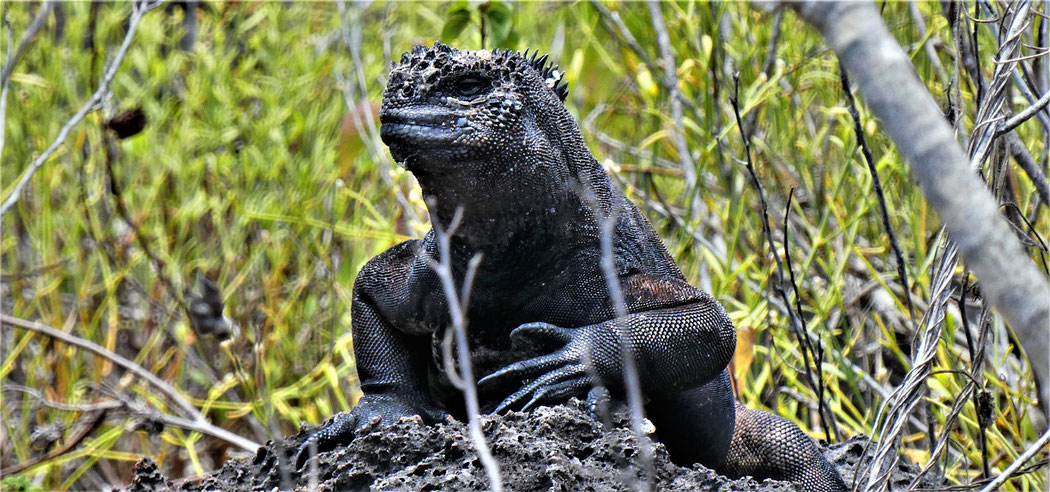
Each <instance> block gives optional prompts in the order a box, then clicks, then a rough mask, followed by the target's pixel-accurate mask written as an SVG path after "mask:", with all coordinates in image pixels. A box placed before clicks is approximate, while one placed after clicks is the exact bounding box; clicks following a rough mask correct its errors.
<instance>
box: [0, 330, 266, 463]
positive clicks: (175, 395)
mask: <svg viewBox="0 0 1050 492" xmlns="http://www.w3.org/2000/svg"><path fill="white" fill-rule="evenodd" d="M3 324H7V325H11V326H17V327H20V328H24V329H27V330H30V331H34V332H37V333H42V334H44V335H47V336H49V337H51V338H54V339H56V340H60V341H62V342H65V343H68V344H70V345H74V346H77V347H80V348H82V349H85V350H87V351H89V352H91V353H94V354H95V355H97V356H99V357H102V358H104V359H107V360H110V361H112V362H113V363H114V364H116V365H118V366H120V367H123V368H124V369H126V370H127V371H128V372H131V373H132V374H134V375H136V376H138V377H140V378H142V379H143V380H145V381H146V382H148V383H149V384H151V385H153V387H155V388H157V389H158V390H160V392H161V393H164V395H166V396H167V397H168V398H169V399H171V402H172V403H174V404H175V406H177V407H179V409H181V410H182V411H183V413H185V414H186V415H187V416H188V417H189V418H188V419H186V418H181V417H173V416H168V417H170V419H171V421H172V422H178V425H179V426H192V428H193V429H194V430H198V431H200V432H201V433H202V434H207V435H209V436H212V437H215V438H218V439H222V440H223V441H226V442H229V443H230V444H233V445H235V446H237V447H239V448H242V449H245V450H248V451H252V452H254V451H255V450H256V449H258V448H259V444H258V443H256V442H254V441H252V440H250V439H247V438H244V437H241V436H239V435H237V434H234V433H232V432H230V431H228V430H226V429H223V428H221V427H217V426H215V425H213V424H212V423H210V422H208V419H207V418H206V417H204V415H203V414H201V412H200V411H199V410H197V407H194V406H193V405H191V404H190V403H189V402H188V401H186V399H185V398H183V397H182V395H181V394H179V392H178V390H176V389H175V388H174V387H172V386H171V385H170V384H168V383H167V382H165V381H164V380H162V379H160V378H158V377H157V376H155V375H154V374H153V373H152V372H149V371H148V370H146V369H145V368H143V367H142V366H140V365H138V364H136V363H135V362H133V361H131V360H129V359H127V358H125V357H123V356H121V355H119V354H116V353H113V352H111V351H109V350H107V349H106V348H105V347H102V346H101V345H99V344H97V343H95V342H92V341H90V340H85V339H83V338H80V337H78V336H75V335H72V334H69V333H66V332H64V331H61V330H57V329H55V328H52V327H50V326H47V325H45V324H42V323H35V322H32V321H27V320H24V319H21V318H16V317H14V316H8V315H6V314H0V325H3Z"/></svg>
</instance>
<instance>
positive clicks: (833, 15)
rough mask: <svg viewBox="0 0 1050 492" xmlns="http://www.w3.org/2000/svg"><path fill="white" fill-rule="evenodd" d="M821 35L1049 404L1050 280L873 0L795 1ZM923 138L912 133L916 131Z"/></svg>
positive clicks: (1041, 398) (1044, 406) (1044, 404)
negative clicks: (1002, 212)
mask: <svg viewBox="0 0 1050 492" xmlns="http://www.w3.org/2000/svg"><path fill="white" fill-rule="evenodd" d="M793 6H794V7H795V8H796V9H797V10H798V12H799V14H800V15H801V16H802V17H803V18H804V19H806V20H807V21H808V22H809V23H810V24H812V25H813V26H814V27H815V28H816V29H817V30H818V31H820V32H821V34H822V35H823V36H824V38H825V40H826V41H827V43H828V44H829V45H830V46H831V48H832V49H834V50H835V52H836V53H838V55H839V57H840V59H841V60H842V63H843V65H844V66H845V67H846V69H847V70H848V71H849V72H850V73H851V74H852V75H853V77H854V79H855V80H856V81H857V83H858V85H859V86H860V88H861V90H862V91H863V94H864V96H865V99H866V100H867V102H868V106H869V107H870V108H871V110H872V113H874V114H875V115H876V116H877V117H879V118H880V119H881V120H882V122H883V126H884V127H885V130H886V132H887V133H888V134H889V135H890V137H891V138H892V139H893V141H894V142H895V143H896V145H897V147H898V149H899V150H900V152H901V155H902V156H904V157H905V158H906V159H907V160H908V161H909V162H910V163H911V169H912V173H913V175H914V176H915V179H916V181H917V182H918V183H919V186H920V187H921V188H922V189H923V191H924V193H925V194H926V198H927V200H928V201H929V203H930V205H931V206H932V207H933V208H934V209H935V210H937V211H938V213H939V214H940V217H941V220H942V221H943V223H944V225H945V226H946V228H947V230H948V232H949V233H950V234H951V236H952V239H953V240H954V241H955V242H956V244H958V248H959V251H960V252H961V253H962V255H963V258H964V259H965V260H966V262H967V265H968V266H969V268H970V269H971V270H973V272H974V273H975V274H976V275H977V277H978V278H979V279H980V281H981V285H982V290H983V291H984V292H985V293H986V295H987V299H988V300H989V301H990V303H991V304H992V305H993V306H995V307H996V308H997V309H998V310H999V312H1000V313H1001V314H1002V315H1003V317H1004V318H1005V319H1006V320H1007V321H1008V322H1009V324H1010V326H1011V327H1012V328H1013V330H1014V331H1015V333H1016V334H1017V338H1018V340H1020V341H1021V344H1022V346H1023V348H1024V350H1025V353H1026V354H1027V356H1028V358H1029V360H1030V362H1031V365H1032V368H1033V372H1034V373H1035V375H1036V378H1037V380H1038V381H1039V382H1041V383H1042V386H1041V388H1040V402H1041V405H1042V406H1043V409H1044V412H1045V411H1046V409H1047V408H1048V406H1047V404H1046V403H1047V402H1050V391H1048V389H1050V384H1048V383H1050V380H1048V377H1050V374H1048V372H1050V359H1048V358H1050V355H1048V352H1050V348H1048V343H1047V333H1046V327H1047V326H1048V325H1050V302H1047V300H1048V299H1050V285H1048V284H1047V280H1046V278H1045V277H1043V276H1042V274H1040V273H1039V271H1038V269H1037V268H1036V267H1035V265H1034V264H1033V263H1032V260H1031V259H1030V258H1028V257H1027V256H1026V255H1025V253H1024V250H1023V249H1022V248H1021V245H1020V243H1019V242H1018V240H1017V238H1016V236H1015V235H1014V234H1013V233H1012V231H1011V229H1010V226H1009V225H1008V224H1007V223H1006V221H1005V220H1004V218H1003V217H1002V216H1001V215H1000V214H999V210H998V208H999V207H998V205H997V203H996V201H995V198H994V197H993V196H992V195H991V193H990V192H989V190H988V189H987V188H986V187H985V185H984V184H983V183H982V182H981V180H980V179H979V178H978V176H977V175H976V174H975V173H974V171H973V169H972V168H971V167H970V165H969V162H970V161H969V159H967V158H966V156H965V155H964V154H963V152H962V149H960V148H959V146H958V144H957V143H956V141H955V138H954V134H953V132H952V129H951V127H950V126H948V124H947V122H945V121H944V116H943V114H942V113H941V110H940V108H939V107H938V105H937V103H936V102H935V101H934V100H933V98H932V97H931V96H930V94H929V92H927V90H926V88H925V86H923V84H922V82H921V81H920V80H919V79H918V77H916V75H915V71H914V68H913V67H912V65H911V63H910V62H909V59H908V56H907V55H906V54H905V53H904V52H903V51H902V50H901V48H900V46H899V45H898V44H897V42H896V41H895V40H894V38H893V37H892V35H891V34H890V33H889V31H888V30H887V29H886V26H885V24H884V23H883V22H882V18H881V16H880V15H879V13H878V10H877V8H876V7H875V5H874V4H873V3H872V2H852V3H842V4H828V3H823V2H804V3H800V4H794V5H793ZM917 135H918V136H921V138H916V136H917Z"/></svg>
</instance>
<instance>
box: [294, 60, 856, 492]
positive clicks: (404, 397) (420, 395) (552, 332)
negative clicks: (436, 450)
mask: <svg viewBox="0 0 1050 492" xmlns="http://www.w3.org/2000/svg"><path fill="white" fill-rule="evenodd" d="M562 75H563V74H562V73H560V72H558V70H557V67H555V66H553V65H551V64H548V63H547V56H546V55H544V56H541V57H537V56H536V54H533V55H532V57H528V56H527V52H526V54H525V55H522V54H519V53H517V52H512V51H500V50H497V51H484V50H482V51H465V50H457V49H455V48H451V47H448V46H446V45H444V44H441V43H440V42H436V43H434V46H433V47H432V48H428V47H425V46H416V47H414V48H413V49H412V51H411V52H409V53H405V54H404V55H402V57H401V61H400V63H399V64H397V65H396V66H395V67H394V68H393V69H392V70H391V72H390V78H389V81H388V83H387V87H386V91H385V93H384V94H383V104H382V108H381V110H380V113H379V118H380V123H381V130H380V134H381V137H382V140H383V142H384V143H386V145H387V146H388V147H389V148H390V153H391V155H392V156H393V157H394V159H395V160H396V161H398V162H399V163H402V164H403V165H404V166H405V168H406V169H408V170H409V171H410V172H412V173H413V174H414V175H415V177H416V179H417V180H418V182H419V185H420V187H421V188H422V191H423V195H424V197H425V198H427V202H428V208H429V212H430V217H431V220H432V221H433V222H434V223H436V224H439V225H440V224H444V225H448V224H449V223H450V222H451V220H452V218H453V216H454V214H455V213H456V210H457V209H461V210H462V212H461V213H462V214H463V215H462V218H461V219H462V220H461V222H460V225H459V227H458V229H457V230H456V231H455V234H454V235H453V236H452V238H451V247H450V250H451V259H452V265H453V272H454V276H455V277H456V278H457V281H460V282H461V281H462V280H463V276H464V274H465V272H466V270H467V264H468V262H469V261H470V259H471V258H472V257H474V256H475V255H476V254H478V253H480V254H481V255H482V260H481V263H480V266H479V267H478V270H477V271H476V276H475V278H474V281H473V289H472V293H471V297H470V303H469V308H468V311H467V313H466V314H467V319H468V320H469V330H468V332H469V334H468V338H469V344H470V347H471V355H472V365H473V368H474V371H475V373H476V374H488V376H486V377H484V378H482V379H481V380H480V381H479V382H478V390H479V393H478V397H479V400H480V402H481V405H482V411H486V412H502V411H504V410H505V409H509V408H523V409H526V408H529V407H532V406H535V405H537V404H554V403H560V402H564V401H566V400H568V399H569V398H571V397H574V396H575V397H588V395H589V396H590V398H592V399H593V398H595V396H594V395H596V394H598V392H597V391H593V389H594V388H608V389H609V390H611V391H612V392H613V394H614V395H616V394H619V395H622V394H623V389H622V388H623V374H622V372H623V371H622V365H623V355H622V354H623V353H622V350H623V347H624V346H625V345H626V346H629V348H630V352H629V353H631V354H633V356H634V358H633V360H634V361H635V366H636V368H637V373H638V377H639V380H640V383H641V388H642V390H643V392H644V396H645V398H646V403H645V412H646V416H647V417H648V418H649V419H650V421H651V422H652V423H653V424H654V426H655V427H656V433H657V438H658V439H659V440H660V441H661V442H663V443H664V444H665V445H666V446H667V449H668V451H669V452H670V454H671V456H672V459H674V460H675V461H676V462H679V463H685V464H691V463H695V462H699V463H702V464H704V465H706V466H708V467H711V468H714V469H716V470H718V471H720V472H722V473H724V474H728V475H733V476H742V475H752V476H754V477H756V478H759V479H762V478H766V477H770V478H778V479H784V480H790V481H794V482H796V483H798V484H800V485H801V486H803V487H804V488H805V489H806V490H844V489H845V484H844V483H843V481H842V479H841V478H840V477H839V475H838V474H837V472H835V471H834V469H833V468H832V467H831V465H830V464H829V463H828V462H827V461H826V460H825V459H824V457H823V455H821V453H820V452H819V450H818V449H817V447H816V445H815V443H814V442H813V440H812V439H811V438H810V437H808V436H807V435H806V434H804V433H803V432H802V431H801V430H800V429H799V428H798V427H796V426H795V425H794V424H792V423H790V422H788V421H787V420H785V419H783V418H780V417H777V416H774V415H771V414H769V413H766V412H761V411H756V410H750V409H747V408H744V407H743V406H740V405H737V404H736V403H735V401H734V398H733V394H732V391H731V388H730V383H729V372H728V370H727V369H726V366H727V364H728V363H729V360H730V358H731V357H732V355H733V350H734V348H735V344H736V331H735V328H734V327H733V324H732V322H731V321H730V320H729V318H728V316H727V314H726V312H725V309H724V308H723V307H722V306H721V305H720V304H719V303H718V302H717V301H715V299H713V298H712V297H711V296H710V295H708V294H707V293H705V292H703V291H701V290H700V289H697V288H695V287H693V286H692V285H690V284H689V283H688V282H687V281H686V279H685V276H684V275H683V274H682V272H681V270H680V269H679V267H678V265H677V264H676V263H675V261H674V260H673V259H672V258H671V256H670V254H669V253H668V252H667V250H666V249H665V247H664V245H663V243H662V242H661V240H660V238H659V236H658V235H657V234H656V232H655V231H654V230H653V228H652V226H651V225H650V223H649V222H648V220H646V219H645V217H644V216H643V215H642V214H641V212H640V211H639V210H638V208H637V207H636V206H635V205H634V204H632V203H631V202H630V201H629V200H628V199H627V198H626V197H625V196H624V194H623V193H622V192H621V191H620V190H619V189H618V188H617V187H616V186H615V185H614V184H613V183H612V181H611V179H610V178H609V176H608V175H607V174H606V172H605V170H604V169H603V168H602V166H601V165H600V164H599V163H598V162H597V161H596V160H595V159H594V157H593V156H592V155H591V153H590V151H589V150H588V149H587V146H586V144H585V143H584V140H583V136H582V135H581V133H580V130H579V128H578V127H577V124H576V121H575V119H574V118H573V117H572V115H571V114H570V113H569V111H568V110H567V109H566V108H565V106H564V101H565V98H566V96H567V93H568V92H567V84H566V83H565V82H563V81H562ZM605 217H614V218H615V220H616V223H615V228H614V233H613V234H614V236H613V245H614V246H613V248H614V266H615V269H616V273H617V275H618V280H619V283H620V286H621V289H622V293H623V299H624V304H625V305H626V306H625V307H626V310H627V312H628V313H629V314H627V315H626V316H625V317H624V318H621V319H619V320H616V319H615V318H616V310H615V309H614V308H615V307H616V306H614V305H613V303H612V301H611V300H610V291H609V288H608V285H607V282H606V277H605V275H604V274H603V271H602V269H601V265H600V262H601V250H600V244H599V241H600V237H601V222H602V220H603V219H604V218H605ZM438 257H439V251H438V244H437V241H436V234H435V231H434V230H433V229H431V230H430V231H429V232H428V233H427V234H426V235H425V236H424V237H423V238H422V239H414V240H410V241H406V242H403V243H401V244H398V245H396V246H394V247H392V248H390V249H388V250H386V251H385V252H383V253H381V254H379V255H378V256H376V257H375V258H373V259H372V260H370V261H369V262H368V263H367V264H366V265H365V266H364V267H363V268H362V270H361V272H360V274H359V275H358V276H357V280H356V282H355V283H354V288H353V300H352V303H353V305H352V307H351V314H352V332H353V340H354V354H355V357H356V360H357V369H358V374H359V376H360V380H361V389H362V391H363V392H364V396H363V397H362V398H361V400H360V401H359V402H358V404H357V405H356V406H355V407H354V408H353V410H352V411H351V412H349V413H346V414H342V415H341V416H340V417H338V418H337V419H336V420H335V421H334V422H333V423H331V424H330V425H328V426H327V427H324V428H322V429H321V430H320V431H319V432H317V433H316V434H314V435H313V436H311V437H310V438H309V439H308V440H307V441H306V442H305V443H304V444H303V445H302V447H301V448H300V449H299V453H298V455H297V457H296V462H297V463H296V464H297V468H299V467H301V465H302V464H303V462H304V461H306V459H307V458H308V457H309V455H310V454H311V453H312V449H316V450H317V451H326V450H330V449H333V448H335V447H337V446H339V445H342V444H345V443H348V442H349V441H350V440H352V439H353V432H354V430H355V429H357V428H360V427H362V426H364V425H365V424H367V423H368V422H369V421H371V420H374V419H376V418H378V419H380V420H381V421H382V422H383V423H393V422H396V421H397V420H398V419H399V418H401V417H404V416H414V415H418V416H420V417H422V418H423V419H424V421H427V422H437V421H440V420H442V419H444V418H447V416H449V415H452V416H455V417H457V418H464V406H463V397H462V394H461V393H460V392H459V391H458V390H456V389H455V388H454V386H453V385H452V384H451V382H450V381H449V380H448V379H447V377H446V376H445V371H444V369H443V358H442V355H441V343H442V340H443V338H444V333H445V330H447V329H449V325H450V318H449V310H448V306H447V304H446V301H445V297H444V295H443V293H442V292H443V291H442V290H441V289H442V288H441V284H440V281H439V279H438V277H437V275H436V274H435V272H434V270H432V268H431V267H430V265H429V261H430V259H431V258H438ZM614 323H619V328H618V327H617V325H614ZM621 334H622V336H623V338H622V339H621V337H620V335H621ZM529 350H531V353H529ZM588 363H589V364H590V367H588V366H587V364H588Z"/></svg>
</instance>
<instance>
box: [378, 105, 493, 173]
mask: <svg viewBox="0 0 1050 492" xmlns="http://www.w3.org/2000/svg"><path fill="white" fill-rule="evenodd" d="M379 122H380V123H381V127H380V129H379V135H380V137H381V138H382V139H383V143H385V144H386V145H387V147H389V148H390V154H391V155H392V156H393V157H394V160H395V161H397V162H400V163H403V164H404V165H405V166H406V167H408V168H409V170H410V171H413V172H416V171H417V170H419V171H424V172H432V171H436V169H428V168H430V167H431V166H440V165H442V164H446V163H450V162H451V161H455V160H456V159H461V158H463V157H466V156H467V155H468V154H469V153H470V139H469V138H468V137H469V136H470V135H471V134H472V133H474V129H473V128H471V127H470V126H469V125H468V124H467V118H466V117H464V116H463V115H460V114H458V113H457V112H455V111H452V110H450V109H449V108H445V107H441V106H435V105H423V104H419V105H410V106H402V107H394V108H391V107H388V106H384V107H383V108H382V109H381V110H380V111H379ZM413 168H414V169H413Z"/></svg>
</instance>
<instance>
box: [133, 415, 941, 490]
mask: <svg viewBox="0 0 1050 492" xmlns="http://www.w3.org/2000/svg"><path fill="white" fill-rule="evenodd" d="M612 420H613V421H612V422H611V425H610V426H609V427H608V428H604V427H603V426H602V424H601V423H600V422H597V421H595V420H594V419H592V418H591V417H590V416H589V415H588V414H587V413H586V411H585V410H584V405H583V404H582V403H581V402H579V401H577V400H573V401H571V402H570V403H568V404H566V405H560V406H554V407H541V408H537V409H535V410H533V411H531V412H528V413H520V412H510V413H508V414H506V415H493V416H484V417H482V430H483V432H484V434H485V438H486V441H487V442H488V444H489V446H490V448H491V450H492V454H493V456H494V457H495V458H496V460H497V462H498V463H499V468H500V474H501V479H502V482H503V486H504V488H505V489H506V490H514V491H518V490H521V491H539V490H552V491H558V490H565V491H577V490H579V491H587V490H593V491H619V490H625V489H636V488H638V486H639V485H641V486H643V487H644V482H641V481H643V480H645V477H647V476H648V477H650V480H652V482H653V483H652V485H654V486H655V488H656V489H657V490H723V491H734V490H755V491H774V490H775V491H785V490H795V487H794V486H793V485H791V484H790V483H786V482H777V481H773V480H766V481H763V482H757V481H755V480H752V479H750V478H741V479H728V478H726V477H723V476H721V475H718V474H717V473H715V472H714V471H712V470H710V469H708V468H705V467H703V466H701V465H694V466H693V467H690V468H687V467H681V466H678V465H675V464H674V463H672V462H671V461H670V459H669V458H668V455H667V451H666V449H664V447H663V446H662V445H660V444H659V443H656V444H655V446H653V448H652V449H653V453H652V467H651V469H652V470H653V473H652V474H647V473H643V472H642V469H643V468H642V467H641V466H639V462H640V458H641V456H640V454H639V449H640V448H639V446H638V440H637V439H636V438H635V435H634V434H633V433H632V432H631V431H630V430H629V425H628V424H629V420H628V418H627V416H626V415H625V414H624V413H619V414H617V415H615V416H614V417H613V419H612ZM315 429H316V428H314V427H306V428H304V429H303V431H302V432H300V433H299V434H297V435H295V436H291V437H289V438H286V439H281V440H278V441H276V442H273V441H271V442H269V443H267V444H266V445H265V446H263V447H262V448H260V449H259V451H258V452H257V453H256V454H255V457H254V458H252V459H231V460H229V461H227V462H226V463H225V464H224V465H223V467H222V468H221V469H220V470H218V471H217V472H215V473H213V474H211V475H207V476H205V477H203V478H199V479H196V480H185V481H179V482H175V481H172V480H169V479H167V478H166V477H164V475H163V474H162V473H160V471H159V470H158V469H157V466H156V465H155V464H154V463H153V461H152V460H150V459H149V458H144V459H143V460H142V461H140V462H139V463H138V464H137V465H136V474H135V479H134V481H133V482H132V484H131V485H130V486H129V488H128V490H136V491H137V490H157V489H175V490H188V491H197V490H220V491H241V490H275V489H281V490H286V489H302V490H307V489H319V490H367V489H372V490H489V489H490V488H491V487H490V485H489V479H488V477H487V475H486V474H485V470H484V467H483V466H482V464H481V462H480V460H479V459H478V457H477V454H476V453H475V452H474V445H473V444H472V442H471V440H470V438H469V433H468V431H467V424H466V423H465V422H459V421H448V422H444V423H439V424H437V425H424V424H423V422H422V421H421V420H420V419H419V418H404V419H401V421H399V422H397V423H395V424H393V425H389V426H381V425H369V426H366V427H365V428H364V429H361V430H359V431H358V433H357V438H356V439H354V441H353V442H352V443H351V444H350V445H349V446H346V447H344V448H341V449H337V450H334V451H332V452H328V453H322V454H321V455H319V456H318V457H317V458H316V459H315V460H310V461H308V462H307V463H306V465H304V466H303V469H302V470H298V471H296V470H292V469H291V464H290V463H291V461H292V457H293V455H294V451H295V449H296V448H297V447H298V446H299V444H301V443H302V442H303V441H304V440H305V439H306V437H307V436H309V435H310V433H312V432H313V431H314V430H315ZM866 442H867V440H866V439H864V438H854V439H852V440H849V441H846V442H844V443H841V444H837V445H834V446H831V447H828V448H827V449H825V453H826V455H827V456H828V458H829V459H830V460H831V461H832V462H833V463H835V465H836V466H838V467H839V470H840V473H842V476H843V478H844V479H846V481H847V483H848V482H849V481H850V480H851V479H852V478H853V470H854V466H855V465H856V463H857V461H858V460H859V457H860V454H861V451H862V450H863V447H864V444H865V443H866ZM914 473H915V470H914V469H913V468H909V467H908V466H907V465H902V466H901V467H900V468H899V469H898V470H896V471H895V473H894V476H893V479H892V481H891V484H893V486H895V487H900V486H906V485H907V482H908V481H909V480H910V477H912V476H914ZM923 485H925V486H930V485H936V484H927V483H924V484H923ZM924 488H925V487H924Z"/></svg>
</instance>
